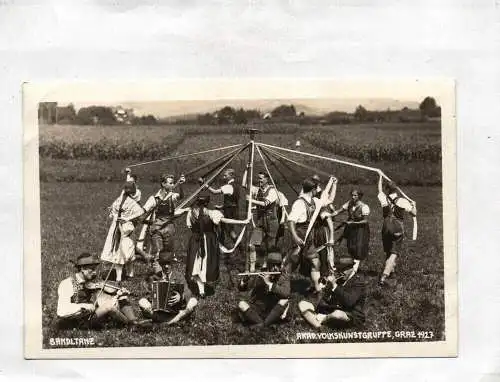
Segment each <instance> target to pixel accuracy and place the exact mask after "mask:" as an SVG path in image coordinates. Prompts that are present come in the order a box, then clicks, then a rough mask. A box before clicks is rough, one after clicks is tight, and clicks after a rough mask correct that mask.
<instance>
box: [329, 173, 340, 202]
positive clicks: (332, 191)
mask: <svg viewBox="0 0 500 382" xmlns="http://www.w3.org/2000/svg"><path fill="white" fill-rule="evenodd" d="M337 183H338V181H337V178H335V177H333V184H332V188H331V189H330V192H329V193H328V199H327V205H328V204H333V202H334V201H335V196H336V195H337Z"/></svg>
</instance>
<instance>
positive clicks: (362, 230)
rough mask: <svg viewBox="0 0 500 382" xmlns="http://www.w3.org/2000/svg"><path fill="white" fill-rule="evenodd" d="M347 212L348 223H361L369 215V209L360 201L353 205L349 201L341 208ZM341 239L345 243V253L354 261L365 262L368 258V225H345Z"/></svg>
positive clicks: (366, 223)
mask: <svg viewBox="0 0 500 382" xmlns="http://www.w3.org/2000/svg"><path fill="white" fill-rule="evenodd" d="M342 209H343V210H344V211H347V215H348V218H347V221H348V222H355V223H356V222H361V221H363V220H366V219H367V218H368V215H370V207H368V205H367V204H365V203H363V202H362V201H360V200H359V201H358V202H357V203H353V202H352V201H349V202H347V203H345V204H344V205H343V206H342ZM343 237H344V238H345V239H346V241H347V252H348V253H349V255H350V256H351V257H352V258H353V259H354V260H365V259H366V257H367V256H368V249H369V244H370V225H369V223H368V222H365V223H360V224H349V223H348V224H347V225H346V226H345V228H344V233H343Z"/></svg>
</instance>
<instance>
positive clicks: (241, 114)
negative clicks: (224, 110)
mask: <svg viewBox="0 0 500 382" xmlns="http://www.w3.org/2000/svg"><path fill="white" fill-rule="evenodd" d="M247 122H248V119H247V116H246V113H245V110H243V108H239V109H238V110H236V112H235V113H234V123H236V124H238V125H246V124H247Z"/></svg>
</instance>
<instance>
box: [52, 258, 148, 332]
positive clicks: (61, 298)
mask: <svg viewBox="0 0 500 382" xmlns="http://www.w3.org/2000/svg"><path fill="white" fill-rule="evenodd" d="M98 264H99V261H98V260H97V259H95V258H94V257H93V256H91V255H89V254H82V255H80V256H79V257H78V259H77V261H76V262H75V266H76V268H77V272H76V273H75V274H73V275H72V276H70V277H68V278H66V279H64V280H63V281H61V283H60V284H59V287H58V289H57V295H58V300H57V318H58V326H59V327H60V328H75V327H85V326H96V325H98V324H100V323H101V322H102V321H103V319H104V318H106V317H111V318H113V319H114V320H116V321H117V322H119V323H121V324H124V325H139V326H145V325H147V324H148V323H149V322H148V321H147V320H146V321H139V320H137V318H136V316H135V314H134V311H133V309H132V306H131V304H130V301H129V299H128V291H126V290H125V289H122V288H119V287H118V286H113V284H112V282H108V283H107V284H106V285H109V286H108V287H105V286H104V285H102V286H101V284H102V282H93V279H94V278H95V268H94V267H96V266H97V265H98ZM89 269H90V270H89ZM110 287H111V288H110Z"/></svg>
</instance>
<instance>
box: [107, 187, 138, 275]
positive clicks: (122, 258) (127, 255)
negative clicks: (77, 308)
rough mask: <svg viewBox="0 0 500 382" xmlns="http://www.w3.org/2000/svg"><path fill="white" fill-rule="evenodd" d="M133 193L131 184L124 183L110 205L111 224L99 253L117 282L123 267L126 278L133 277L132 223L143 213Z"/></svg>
mask: <svg viewBox="0 0 500 382" xmlns="http://www.w3.org/2000/svg"><path fill="white" fill-rule="evenodd" d="M135 191H136V189H135V184H134V183H133V182H127V183H125V185H124V186H123V192H122V193H121V195H120V196H119V197H118V198H117V199H116V200H115V201H114V202H113V204H112V205H111V208H110V214H109V217H110V218H111V219H112V223H111V226H110V227H109V230H108V234H107V236H106V241H105V243H104V247H103V250H102V252H101V260H103V261H106V262H109V263H112V264H113V267H114V268H115V271H116V281H118V282H121V281H122V272H123V268H124V266H125V267H126V271H127V276H129V277H132V276H133V260H134V254H135V243H134V240H133V238H132V234H133V232H134V229H135V226H134V222H135V221H136V220H137V219H138V218H139V217H140V216H141V215H142V214H143V213H144V210H143V209H142V207H141V206H140V205H139V203H137V202H136V201H135V200H134V199H133V198H132V196H131V195H133V194H134V193H135Z"/></svg>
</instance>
